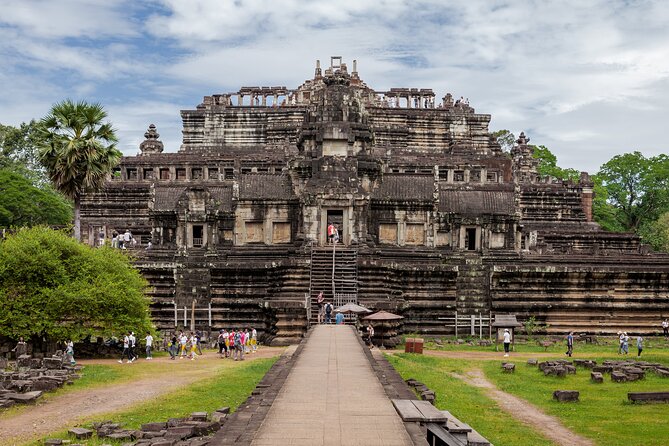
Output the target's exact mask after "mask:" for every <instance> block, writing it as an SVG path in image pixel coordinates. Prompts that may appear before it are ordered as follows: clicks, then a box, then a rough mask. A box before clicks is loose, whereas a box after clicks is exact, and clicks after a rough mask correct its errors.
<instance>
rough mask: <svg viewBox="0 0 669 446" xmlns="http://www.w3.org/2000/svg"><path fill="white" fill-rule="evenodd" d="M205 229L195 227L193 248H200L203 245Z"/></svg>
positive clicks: (199, 226)
mask: <svg viewBox="0 0 669 446" xmlns="http://www.w3.org/2000/svg"><path fill="white" fill-rule="evenodd" d="M203 235H204V227H203V226H202V225H193V247H195V248H200V247H202V245H203Z"/></svg>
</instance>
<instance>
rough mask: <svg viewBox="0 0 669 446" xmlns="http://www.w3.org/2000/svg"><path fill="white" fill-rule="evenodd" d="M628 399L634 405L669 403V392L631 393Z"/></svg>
mask: <svg viewBox="0 0 669 446" xmlns="http://www.w3.org/2000/svg"><path fill="white" fill-rule="evenodd" d="M627 399H628V400H630V401H631V402H633V403H669V392H630V393H628V394H627Z"/></svg>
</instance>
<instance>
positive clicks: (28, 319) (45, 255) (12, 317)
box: [0, 227, 152, 341]
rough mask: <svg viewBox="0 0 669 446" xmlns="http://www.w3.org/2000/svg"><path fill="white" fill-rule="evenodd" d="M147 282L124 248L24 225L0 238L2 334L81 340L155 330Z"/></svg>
mask: <svg viewBox="0 0 669 446" xmlns="http://www.w3.org/2000/svg"><path fill="white" fill-rule="evenodd" d="M146 286H147V283H146V281H145V280H144V278H142V276H141V275H140V274H139V272H138V271H137V270H136V269H135V268H133V266H132V265H131V263H130V260H129V259H128V257H127V256H126V255H125V254H123V253H122V252H121V251H119V250H115V249H111V248H91V247H89V246H86V245H84V244H82V243H80V242H78V241H76V240H74V239H73V238H71V237H68V236H67V235H66V234H65V233H63V232H61V231H54V230H51V229H48V228H45V227H34V228H23V229H20V230H18V231H17V232H16V233H15V234H13V235H9V236H7V238H6V239H5V240H3V241H0V308H2V311H0V335H4V336H9V337H13V338H16V337H18V336H25V337H29V336H40V337H41V336H47V337H49V338H51V339H54V340H64V339H68V338H71V339H72V340H75V341H76V340H79V339H83V338H85V337H87V336H111V335H118V334H119V333H123V332H126V331H129V330H134V331H135V332H141V333H143V332H145V331H147V330H152V325H151V321H150V318H149V299H148V298H147V296H146V295H145V294H144V290H145V289H146Z"/></svg>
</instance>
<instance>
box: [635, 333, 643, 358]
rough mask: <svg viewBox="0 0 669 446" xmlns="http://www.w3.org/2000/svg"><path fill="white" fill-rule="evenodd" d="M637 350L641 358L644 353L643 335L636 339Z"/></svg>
mask: <svg viewBox="0 0 669 446" xmlns="http://www.w3.org/2000/svg"><path fill="white" fill-rule="evenodd" d="M636 349H637V354H636V355H637V356H641V352H642V351H643V338H642V337H641V335H639V336H637V338H636Z"/></svg>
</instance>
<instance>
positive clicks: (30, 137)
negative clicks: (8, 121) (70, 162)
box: [0, 120, 48, 187]
mask: <svg viewBox="0 0 669 446" xmlns="http://www.w3.org/2000/svg"><path fill="white" fill-rule="evenodd" d="M38 141H39V132H38V126H37V123H36V122H35V121H34V120H33V121H30V122H29V123H27V124H26V123H25V122H24V123H22V124H21V125H20V126H19V127H12V126H10V125H2V124H0V154H1V155H2V156H0V169H10V170H12V171H14V172H17V173H19V174H21V175H22V176H24V177H26V178H28V179H29V180H30V181H31V182H32V184H33V185H35V186H38V187H41V186H43V185H45V184H47V183H48V178H47V176H46V172H45V170H44V167H43V166H42V165H41V164H40V162H39V160H38V145H39V144H38Z"/></svg>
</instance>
